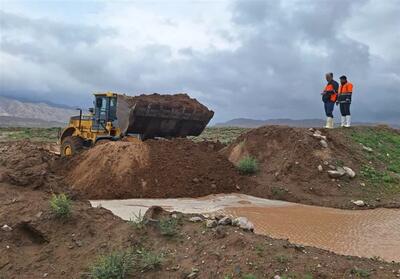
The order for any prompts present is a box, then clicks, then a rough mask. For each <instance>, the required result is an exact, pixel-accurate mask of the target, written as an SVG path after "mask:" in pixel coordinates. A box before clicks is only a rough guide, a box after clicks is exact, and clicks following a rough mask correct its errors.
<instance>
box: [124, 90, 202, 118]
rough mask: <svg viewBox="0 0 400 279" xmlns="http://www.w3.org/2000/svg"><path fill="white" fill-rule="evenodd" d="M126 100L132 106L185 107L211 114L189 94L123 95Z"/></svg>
mask: <svg viewBox="0 0 400 279" xmlns="http://www.w3.org/2000/svg"><path fill="white" fill-rule="evenodd" d="M122 97H123V98H124V100H125V101H126V102H128V103H129V104H130V105H131V106H134V105H136V104H139V105H141V106H142V105H143V106H146V107H147V106H149V105H152V106H154V105H156V106H162V107H170V108H179V107H180V106H182V105H183V106H184V107H185V108H187V109H190V110H192V111H198V112H200V111H202V112H204V113H209V110H208V108H207V107H206V106H204V105H202V104H201V103H199V102H198V101H197V100H196V99H192V98H190V97H189V96H188V95H187V94H184V93H181V94H173V95H166V94H163V95H161V94H158V93H153V94H142V95H139V96H127V95H122Z"/></svg>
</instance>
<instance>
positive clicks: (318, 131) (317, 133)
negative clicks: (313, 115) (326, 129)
mask: <svg viewBox="0 0 400 279" xmlns="http://www.w3.org/2000/svg"><path fill="white" fill-rule="evenodd" d="M314 134H315V135H321V134H322V133H321V131H320V130H315V133H314Z"/></svg>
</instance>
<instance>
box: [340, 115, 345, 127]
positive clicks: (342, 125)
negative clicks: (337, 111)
mask: <svg viewBox="0 0 400 279" xmlns="http://www.w3.org/2000/svg"><path fill="white" fill-rule="evenodd" d="M344 126H346V116H342V118H341V123H340V127H344Z"/></svg>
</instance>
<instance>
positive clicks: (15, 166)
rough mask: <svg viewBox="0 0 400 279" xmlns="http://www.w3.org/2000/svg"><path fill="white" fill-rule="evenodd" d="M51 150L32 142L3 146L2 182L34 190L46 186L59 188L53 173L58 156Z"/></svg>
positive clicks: (0, 148)
mask: <svg viewBox="0 0 400 279" xmlns="http://www.w3.org/2000/svg"><path fill="white" fill-rule="evenodd" d="M49 148H50V146H49V144H45V143H43V144H42V143H40V144H39V143H33V142H30V141H18V142H10V143H3V144H1V146H0V182H7V183H11V184H14V185H17V186H26V187H31V188H34V189H36V188H41V187H43V186H45V185H47V186H50V187H52V186H51V185H54V186H53V188H57V183H56V180H57V177H56V175H55V174H54V173H53V172H52V166H53V165H54V163H55V161H56V160H57V155H55V154H54V153H52V152H50V151H49ZM53 182H54V183H53Z"/></svg>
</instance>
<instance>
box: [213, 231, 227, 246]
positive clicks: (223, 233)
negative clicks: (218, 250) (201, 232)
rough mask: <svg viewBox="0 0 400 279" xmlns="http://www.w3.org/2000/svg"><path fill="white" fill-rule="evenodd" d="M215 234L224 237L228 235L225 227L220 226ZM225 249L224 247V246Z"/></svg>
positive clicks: (217, 236)
mask: <svg viewBox="0 0 400 279" xmlns="http://www.w3.org/2000/svg"><path fill="white" fill-rule="evenodd" d="M215 236H216V238H224V237H225V236H226V230H225V228H224V227H222V226H219V227H217V228H216V229H215ZM222 249H224V248H222Z"/></svg>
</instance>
